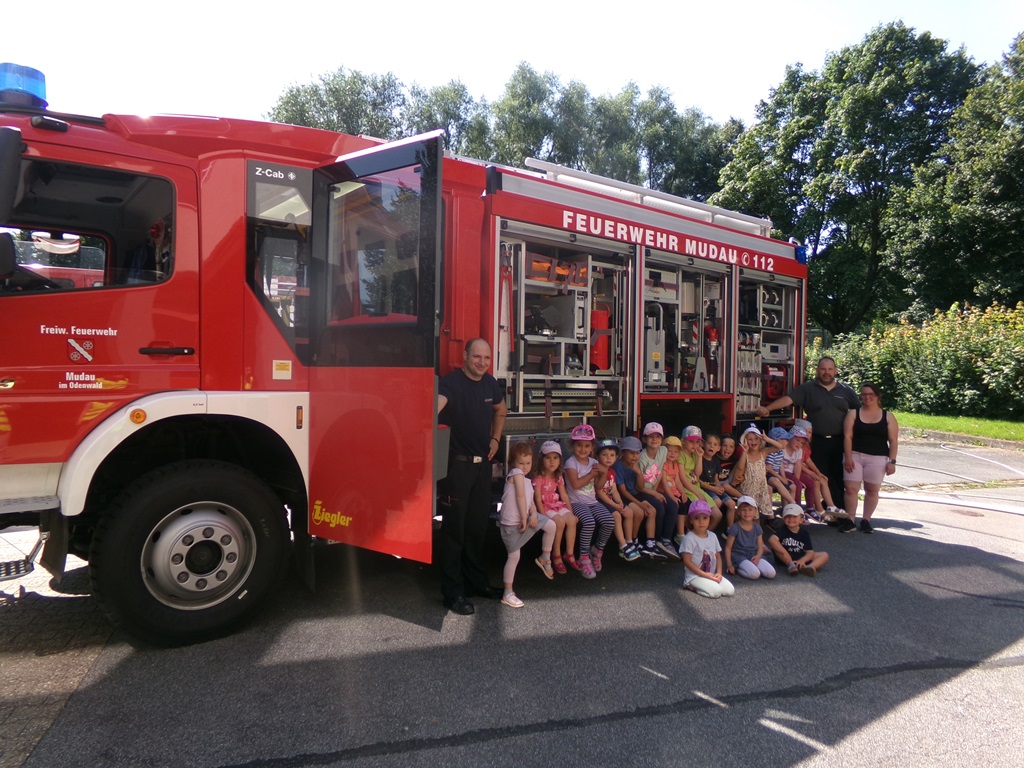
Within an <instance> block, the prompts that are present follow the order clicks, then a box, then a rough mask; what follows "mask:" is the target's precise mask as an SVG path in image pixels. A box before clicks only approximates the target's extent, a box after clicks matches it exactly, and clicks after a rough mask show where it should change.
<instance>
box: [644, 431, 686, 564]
mask: <svg viewBox="0 0 1024 768" xmlns="http://www.w3.org/2000/svg"><path fill="white" fill-rule="evenodd" d="M664 440H665V429H664V427H662V426H661V424H659V423H658V422H656V421H652V422H650V423H648V424H647V425H645V426H644V450H643V451H641V452H640V458H639V460H638V461H637V468H636V472H637V488H638V489H639V491H640V494H641V498H642V499H643V500H644V501H647V502H648V503H650V505H651V506H652V507H654V510H655V514H656V515H657V517H656V522H655V544H656V545H657V547H658V549H660V550H661V551H662V552H664V553H665V554H666V555H668V556H669V557H671V558H673V559H675V560H678V559H679V550H678V549H677V548H676V547H675V545H674V544H673V543H672V537H673V536H675V534H676V525H677V522H678V520H679V504H678V503H676V500H675V499H673V498H672V497H671V496H668V495H666V494H664V493H662V492H661V491H659V490H658V489H659V488H660V487H661V486H662V484H663V480H664V476H665V471H664V470H665V462H666V461H667V460H668V449H667V448H665V446H664V445H662V443H663V442H664Z"/></svg>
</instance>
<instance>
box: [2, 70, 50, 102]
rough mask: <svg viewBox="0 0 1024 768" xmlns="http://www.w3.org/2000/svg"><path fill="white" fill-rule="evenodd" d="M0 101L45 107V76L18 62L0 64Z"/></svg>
mask: <svg viewBox="0 0 1024 768" xmlns="http://www.w3.org/2000/svg"><path fill="white" fill-rule="evenodd" d="M0 102H6V103H8V104H19V105H21V106H26V107H39V108H40V109H42V108H45V107H46V105H47V101H46V76H45V75H44V74H43V73H42V72H40V71H39V70H38V69H33V68H32V67H23V66H21V65H20V64H0Z"/></svg>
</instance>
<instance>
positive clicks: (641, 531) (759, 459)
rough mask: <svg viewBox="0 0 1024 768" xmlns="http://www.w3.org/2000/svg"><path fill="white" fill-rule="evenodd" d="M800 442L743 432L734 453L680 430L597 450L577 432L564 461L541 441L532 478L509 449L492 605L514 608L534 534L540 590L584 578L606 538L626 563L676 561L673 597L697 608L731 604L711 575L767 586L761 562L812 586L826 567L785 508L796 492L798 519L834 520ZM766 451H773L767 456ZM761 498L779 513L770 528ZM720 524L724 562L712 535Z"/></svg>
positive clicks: (725, 584)
mask: <svg viewBox="0 0 1024 768" xmlns="http://www.w3.org/2000/svg"><path fill="white" fill-rule="evenodd" d="M798 429H799V432H798V431H797V430H798ZM807 438H808V434H807V432H806V430H805V429H803V428H794V430H793V433H789V432H786V430H783V429H781V428H776V429H774V430H772V432H771V433H770V434H769V435H768V436H766V435H764V434H762V433H761V432H760V430H758V429H757V428H756V427H755V426H753V425H752V426H751V427H750V428H748V429H747V430H745V431H744V432H743V435H742V436H741V439H740V442H741V443H742V447H740V446H737V444H736V440H735V438H733V437H731V436H727V437H724V438H720V437H719V436H718V435H714V434H709V435H707V437H706V438H705V436H704V435H703V434H702V433H701V430H700V429H699V428H698V427H695V426H689V427H686V429H685V430H683V434H682V438H678V437H675V436H670V437H667V438H666V437H665V432H664V429H663V428H662V426H661V425H660V424H658V423H656V422H651V423H649V424H647V425H646V426H645V427H644V429H643V442H642V443H641V441H640V440H639V439H637V438H636V437H632V436H630V437H626V438H623V439H622V440H620V441H616V440H612V439H606V440H601V441H600V442H598V441H597V439H596V434H595V432H594V428H593V427H592V426H590V425H589V424H580V425H578V426H577V427H575V428H574V429H573V430H572V433H571V435H570V441H571V444H572V455H571V456H569V457H568V459H566V460H565V461H564V462H563V456H562V446H561V445H560V444H559V443H558V442H556V441H553V440H551V441H547V442H545V443H543V444H542V445H541V447H540V459H539V462H538V466H537V467H536V469H534V456H533V448H532V446H531V445H530V444H529V443H517V444H515V445H513V446H512V447H511V449H510V451H509V456H508V466H509V473H508V476H507V477H506V480H505V488H504V493H503V495H502V505H501V515H500V520H499V523H500V527H501V538H502V541H503V542H504V544H505V548H506V550H507V552H508V559H507V560H506V563H505V568H504V578H503V581H504V597H503V598H502V602H503V603H504V604H505V605H508V606H511V607H513V608H519V607H521V606H522V605H523V601H522V600H521V599H520V598H519V597H518V596H517V595H516V594H515V591H514V589H513V579H514V576H515V571H516V567H517V566H518V564H519V558H520V550H521V548H522V547H523V545H524V544H526V542H527V541H529V540H530V538H532V537H533V536H534V535H535V534H536V533H537V532H538V531H540V532H542V542H541V555H540V557H538V558H537V559H536V560H535V561H534V562H535V564H536V565H537V567H538V568H540V569H541V571H542V572H543V573H544V575H545V576H546V577H547V578H548V579H554V577H555V574H556V573H559V574H564V573H567V572H568V570H569V569H573V570H576V571H579V572H580V573H581V574H582V575H583V577H584V578H586V579H593V578H596V576H597V574H598V573H600V572H601V569H602V558H603V556H604V553H605V549H606V547H607V545H608V542H609V540H610V539H611V537H612V536H613V535H614V536H615V541H616V544H617V545H618V554H619V556H620V557H621V558H623V559H624V560H626V561H627V562H633V561H635V560H637V559H639V558H641V557H646V558H650V559H674V560H681V561H682V562H683V564H684V565H685V567H686V573H685V576H684V579H683V586H684V588H685V589H688V590H691V591H694V592H697V593H698V594H700V595H703V596H705V597H719V596H722V595H731V594H733V592H734V588H733V586H732V584H730V583H729V581H728V580H727V579H726V578H725V577H724V576H723V570H725V571H726V572H728V573H729V574H733V573H739V575H740V576H742V577H744V578H748V579H758V578H762V577H764V578H774V577H775V569H774V568H773V567H772V565H771V564H770V563H769V562H767V561H766V560H765V559H764V555H765V554H766V551H767V550H770V551H771V552H772V554H773V555H774V557H775V560H776V562H777V563H780V564H782V565H784V566H785V567H786V568H787V570H788V572H789V573H790V574H792V575H796V574H799V573H804V574H806V575H809V576H813V575H815V573H816V572H817V571H818V570H819V569H820V568H821V566H822V565H824V564H825V562H827V560H828V555H827V554H826V553H824V552H815V551H814V549H813V548H812V546H811V542H810V536H809V534H808V533H807V531H806V529H805V528H803V527H802V523H803V522H804V520H803V515H804V509H803V508H801V507H800V505H799V504H798V503H796V502H797V501H798V499H799V497H800V494H801V492H804V493H806V495H807V500H808V505H809V509H812V508H813V509H815V510H818V509H819V508H820V512H821V514H822V515H828V514H839V513H840V512H841V510H836V509H835V507H834V505H832V500H831V499H830V498H828V497H827V489H828V484H827V482H821V481H820V479H819V476H820V473H819V472H818V471H817V469H816V468H815V467H814V466H813V464H812V463H811V462H810V460H809V452H808V451H807V449H806V443H807ZM766 443H767V444H769V445H771V446H772V447H773V448H775V451H773V452H771V453H769V452H768V451H767V450H766V448H765V444H766ZM775 454H779V456H778V458H777V459H775V458H774V457H775ZM773 491H776V492H779V494H780V496H781V497H782V499H783V502H784V504H785V506H784V508H783V512H782V516H781V517H782V520H781V524H780V523H779V521H778V520H777V519H776V516H775V514H774V511H773V507H772V492H773ZM820 491H824V493H825V494H826V498H825V500H826V501H827V502H828V508H827V509H826V508H824V507H822V500H821V496H820ZM723 518H724V520H725V536H724V538H725V548H724V558H723V557H719V554H720V553H723V549H722V545H721V542H720V541H719V538H718V534H717V533H716V530H717V529H718V528H719V524H720V523H721V522H722V520H723ZM760 521H763V522H764V523H765V528H762V527H761V525H760V524H759V522H760ZM577 545H578V549H579V558H578V559H577V557H576V556H575V551H576V549H577ZM723 560H724V563H723Z"/></svg>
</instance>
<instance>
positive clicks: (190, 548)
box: [141, 501, 256, 610]
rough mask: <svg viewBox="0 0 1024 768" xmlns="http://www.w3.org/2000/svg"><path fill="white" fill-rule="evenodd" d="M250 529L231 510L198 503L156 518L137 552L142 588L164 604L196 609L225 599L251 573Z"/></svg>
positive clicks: (253, 546) (252, 546)
mask: <svg viewBox="0 0 1024 768" xmlns="http://www.w3.org/2000/svg"><path fill="white" fill-rule="evenodd" d="M255 555H256V543H255V539H254V536H253V530H252V526H250V525H249V522H248V521H247V520H246V519H245V517H244V516H243V515H242V513H241V512H239V511H238V510H237V509H235V508H234V507H230V506H227V505H224V504H218V503H216V502H213V501H202V502H197V503H195V504H189V505H188V506H185V507H181V508H180V509H176V510H175V511H173V512H171V513H170V514H169V515H167V516H166V517H165V518H164V519H163V520H161V521H160V522H159V523H158V524H157V525H156V526H155V527H154V528H153V531H152V532H151V533H150V535H149V539H148V540H147V541H146V546H145V548H144V549H143V550H142V563H141V565H142V577H143V579H144V580H145V583H146V588H147V589H149V591H150V593H151V594H152V595H153V597H155V598H156V599H157V600H159V601H160V602H161V603H163V604H164V605H168V606H171V607H172V608H179V609H183V610H199V609H202V608H209V607H210V606H212V605H216V604H217V603H219V602H221V601H223V600H226V599H227V598H228V597H230V596H231V595H232V594H233V593H234V592H235V590H236V589H237V587H238V585H239V584H241V583H243V582H244V581H245V580H246V578H247V577H248V576H249V573H250V571H252V565H253V560H254V559H255Z"/></svg>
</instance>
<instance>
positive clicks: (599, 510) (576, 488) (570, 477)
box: [565, 424, 615, 579]
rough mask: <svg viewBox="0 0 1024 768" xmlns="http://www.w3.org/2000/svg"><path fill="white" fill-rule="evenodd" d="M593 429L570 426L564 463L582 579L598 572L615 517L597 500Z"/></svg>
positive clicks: (599, 479) (599, 476) (599, 481)
mask: <svg viewBox="0 0 1024 768" xmlns="http://www.w3.org/2000/svg"><path fill="white" fill-rule="evenodd" d="M595 437H596V436H595V435H594V428H593V427H592V426H590V425H589V424H580V425H579V426H577V427H574V428H573V430H572V434H571V435H570V439H571V440H572V456H570V457H569V460H568V461H566V462H565V484H566V486H567V487H568V491H569V503H570V504H571V505H572V513H573V514H574V515H576V519H577V520H579V526H580V536H579V539H580V563H579V565H580V570H581V571H582V572H583V578H585V579H593V578H595V577H596V576H597V574H598V573H600V571H601V556H602V555H603V554H604V546H605V544H607V543H608V538H609V537H610V536H611V535H612V528H613V526H614V524H615V520H614V518H613V517H612V513H611V511H610V510H609V509H608V508H607V507H605V506H604V505H603V504H602V503H601V502H599V501H598V500H597V488H598V487H600V486H601V485H603V484H604V475H605V470H604V467H602V466H601V464H600V463H598V461H597V459H595V458H594V457H593V456H591V454H592V453H593V451H594V439H595Z"/></svg>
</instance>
